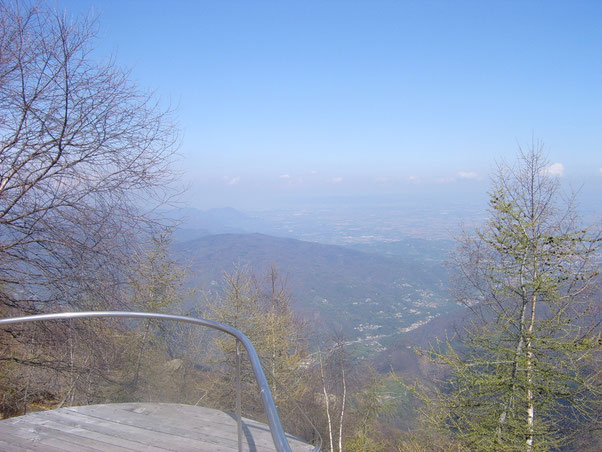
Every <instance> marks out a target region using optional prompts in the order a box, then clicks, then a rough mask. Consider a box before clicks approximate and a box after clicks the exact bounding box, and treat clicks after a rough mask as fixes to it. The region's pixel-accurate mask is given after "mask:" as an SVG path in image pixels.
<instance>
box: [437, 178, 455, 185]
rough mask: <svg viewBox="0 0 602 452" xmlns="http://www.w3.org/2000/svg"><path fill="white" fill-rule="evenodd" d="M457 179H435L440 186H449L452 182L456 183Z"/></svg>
mask: <svg viewBox="0 0 602 452" xmlns="http://www.w3.org/2000/svg"><path fill="white" fill-rule="evenodd" d="M455 181H456V178H455V177H438V178H436V179H435V182H436V183H438V184H449V183H451V182H455Z"/></svg>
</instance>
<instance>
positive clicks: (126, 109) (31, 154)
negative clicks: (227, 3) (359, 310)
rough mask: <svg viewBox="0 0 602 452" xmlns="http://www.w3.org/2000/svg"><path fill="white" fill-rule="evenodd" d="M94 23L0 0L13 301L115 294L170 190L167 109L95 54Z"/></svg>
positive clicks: (1, 202) (70, 300)
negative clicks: (155, 207)
mask: <svg viewBox="0 0 602 452" xmlns="http://www.w3.org/2000/svg"><path fill="white" fill-rule="evenodd" d="M95 30H96V24H95V21H94V20H92V19H83V20H77V21H75V20H72V19H70V18H68V17H67V16H66V15H61V14H59V13H56V12H54V11H52V10H51V9H49V8H47V7H46V6H44V5H41V4H30V3H27V2H25V3H23V2H18V1H14V2H13V1H7V2H1V3H0V297H1V298H0V301H1V304H3V305H4V306H5V308H6V307H8V306H12V307H19V308H20V309H28V310H35V311H37V310H40V309H48V308H50V307H53V308H56V307H57V306H58V305H61V306H63V305H67V306H72V307H78V308H82V307H86V306H88V305H89V304H90V303H93V304H95V305H97V304H98V303H102V305H107V304H108V303H109V300H111V299H113V300H115V299H118V298H119V297H118V293H117V292H116V288H119V286H120V283H121V282H123V281H125V280H126V278H124V272H125V271H126V269H127V268H128V265H127V263H128V262H129V260H130V259H131V257H132V256H133V255H134V253H133V248H134V247H135V244H136V243H137V240H135V239H136V238H138V237H140V234H141V233H142V232H143V231H144V230H145V229H147V228H149V227H151V226H152V225H153V222H152V221H151V219H150V216H149V215H148V214H149V213H150V209H152V206H153V205H156V202H157V201H159V202H161V201H163V200H165V199H166V197H167V196H169V195H170V194H172V193H173V192H172V191H171V189H170V188H169V187H170V186H172V185H171V183H172V182H173V175H174V173H173V171H171V169H170V167H169V165H170V161H171V157H172V155H173V152H174V150H175V145H176V142H177V134H176V133H175V129H174V128H173V126H172V123H171V121H170V113H169V111H165V110H162V109H161V108H160V106H159V105H158V102H157V101H156V100H155V99H154V98H153V96H152V95H151V94H147V93H144V92H142V91H140V90H139V89H138V88H137V87H136V85H135V84H134V83H133V82H131V81H130V80H129V78H128V77H129V74H128V73H127V72H126V71H124V70H122V69H120V68H119V67H117V66H116V65H115V63H114V61H113V60H112V59H108V60H106V61H100V60H99V59H98V57H97V56H96V55H93V54H92V52H93V50H94V49H93V44H94V41H95ZM91 294H93V296H92V295H91ZM40 302H44V303H43V304H40ZM43 307H44V308H43Z"/></svg>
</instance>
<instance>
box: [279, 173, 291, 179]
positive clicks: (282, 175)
mask: <svg viewBox="0 0 602 452" xmlns="http://www.w3.org/2000/svg"><path fill="white" fill-rule="evenodd" d="M290 178H291V175H290V174H281V175H280V176H278V179H290Z"/></svg>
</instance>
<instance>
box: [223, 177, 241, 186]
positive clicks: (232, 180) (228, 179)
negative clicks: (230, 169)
mask: <svg viewBox="0 0 602 452" xmlns="http://www.w3.org/2000/svg"><path fill="white" fill-rule="evenodd" d="M224 180H225V181H226V183H227V184H228V185H236V184H238V183H239V182H240V177H229V176H224Z"/></svg>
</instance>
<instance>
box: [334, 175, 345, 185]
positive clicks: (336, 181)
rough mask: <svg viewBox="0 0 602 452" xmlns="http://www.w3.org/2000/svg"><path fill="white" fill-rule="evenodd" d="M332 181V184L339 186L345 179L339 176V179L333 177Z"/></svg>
mask: <svg viewBox="0 0 602 452" xmlns="http://www.w3.org/2000/svg"><path fill="white" fill-rule="evenodd" d="M331 180H332V182H333V183H335V184H339V183H341V182H343V178H342V177H340V176H338V177H333V178H332V179H331Z"/></svg>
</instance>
